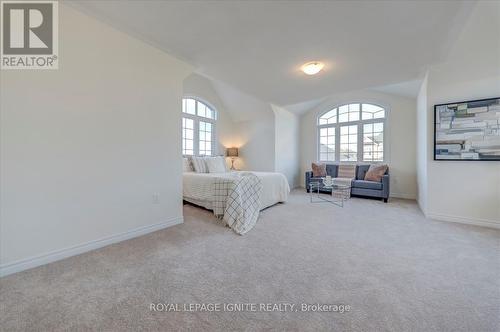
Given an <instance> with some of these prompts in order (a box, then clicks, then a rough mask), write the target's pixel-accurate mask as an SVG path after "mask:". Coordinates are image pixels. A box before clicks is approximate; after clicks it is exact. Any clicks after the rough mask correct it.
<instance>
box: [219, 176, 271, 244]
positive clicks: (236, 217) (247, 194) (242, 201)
mask: <svg viewBox="0 0 500 332" xmlns="http://www.w3.org/2000/svg"><path fill="white" fill-rule="evenodd" d="M214 186H215V197H214V205H213V207H214V214H215V215H216V216H217V217H218V218H220V219H222V220H224V222H225V223H226V224H227V225H228V226H229V227H231V228H232V229H233V230H234V231H235V232H236V233H238V234H240V235H243V234H245V233H246V232H248V231H249V230H251V229H252V228H253V227H254V226H255V224H256V223H257V219H258V218H259V211H260V195H261V192H262V182H261V180H260V179H259V178H258V177H257V176H256V175H255V174H252V173H239V174H238V176H235V177H220V178H216V179H215V183H214Z"/></svg>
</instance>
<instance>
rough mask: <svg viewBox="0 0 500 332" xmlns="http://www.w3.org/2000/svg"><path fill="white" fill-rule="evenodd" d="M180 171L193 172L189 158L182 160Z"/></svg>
mask: <svg viewBox="0 0 500 332" xmlns="http://www.w3.org/2000/svg"><path fill="white" fill-rule="evenodd" d="M182 171H183V172H184V173H186V172H192V171H193V167H192V166H191V160H190V159H189V158H182Z"/></svg>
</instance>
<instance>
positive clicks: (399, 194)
mask: <svg viewBox="0 0 500 332" xmlns="http://www.w3.org/2000/svg"><path fill="white" fill-rule="evenodd" d="M389 197H394V198H403V199H412V200H415V199H416V197H415V195H412V194H408V193H390V194H389Z"/></svg>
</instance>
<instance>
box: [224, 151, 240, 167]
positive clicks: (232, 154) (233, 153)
mask: <svg viewBox="0 0 500 332" xmlns="http://www.w3.org/2000/svg"><path fill="white" fill-rule="evenodd" d="M226 155H227V156H228V157H230V158H231V169H232V170H234V169H235V168H234V160H235V159H236V157H238V148H227V149H226Z"/></svg>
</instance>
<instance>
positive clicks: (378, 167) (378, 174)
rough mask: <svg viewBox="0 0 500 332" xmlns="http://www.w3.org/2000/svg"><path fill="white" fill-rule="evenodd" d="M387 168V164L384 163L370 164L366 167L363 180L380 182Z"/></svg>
mask: <svg viewBox="0 0 500 332" xmlns="http://www.w3.org/2000/svg"><path fill="white" fill-rule="evenodd" d="M388 168H389V166H387V165H385V164H373V165H370V168H368V171H367V172H366V174H365V181H376V182H380V180H382V177H383V176H384V174H385V172H386V171H387V169H388Z"/></svg>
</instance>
